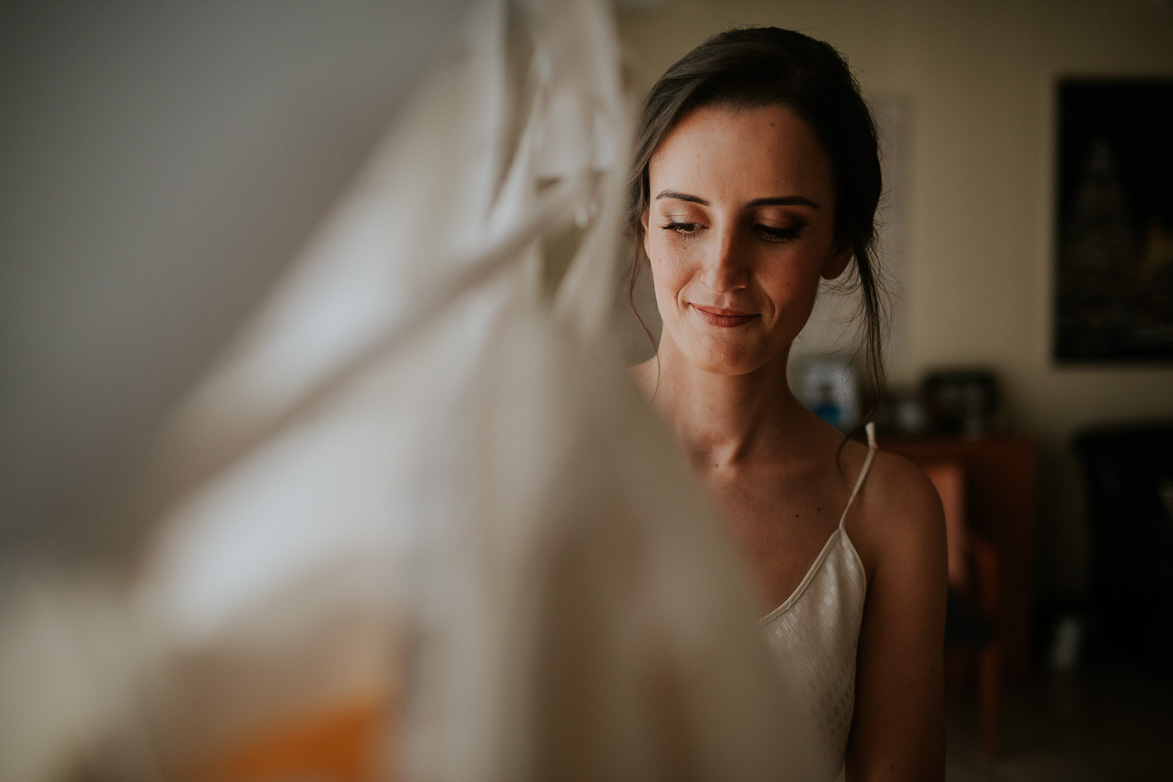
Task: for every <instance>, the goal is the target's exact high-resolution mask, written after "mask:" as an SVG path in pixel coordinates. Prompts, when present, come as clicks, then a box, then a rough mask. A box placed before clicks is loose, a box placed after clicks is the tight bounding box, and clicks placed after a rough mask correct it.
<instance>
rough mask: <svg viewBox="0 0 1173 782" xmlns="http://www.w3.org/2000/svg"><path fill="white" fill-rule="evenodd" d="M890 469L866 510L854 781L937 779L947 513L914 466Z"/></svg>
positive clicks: (850, 765)
mask: <svg viewBox="0 0 1173 782" xmlns="http://www.w3.org/2000/svg"><path fill="white" fill-rule="evenodd" d="M880 464H881V460H880V459H877V462H876V466H877V467H878V466H880ZM883 464H884V468H883V472H882V474H879V473H880V471H879V470H877V471H876V472H877V474H875V475H874V476H873V477H875V478H876V479H877V480H875V481H874V482H873V481H871V480H870V479H869V481H868V483H869V484H871V485H872V487H873V489H874V491H873V494H872V497H871V498H870V499H869V501H868V502H867V503H866V505H865V510H866V513H865V514H861V525H862V526H866V527H867V528H868V529H867V532H866V533H864V536H865V537H866V538H867V541H866V542H867V548H868V551H869V553H870V554H871V559H872V562H873V563H874V564H873V567H872V573H871V577H870V580H869V583H868V593H867V600H866V603H865V606H864V615H863V622H862V625H861V627H860V635H859V650H858V653H857V658H856V684H855V715H854V718H853V720H852V727H851V737H850V740H849V743H848V751H847V773H848V779H851V780H858V779H863V780H888V779H893V780H896V779H899V780H940V779H943V778H944V773H945V770H944V762H945V761H944V757H945V734H944V710H945V703H944V701H945V695H944V672H943V670H942V668H943V656H944V633H945V599H946V588H947V587H946V555H945V519H944V513H943V512H942V510H941V502H940V500H939V499H938V497H937V493H936V491H935V490H934V489H933V487H932V484H931V483H929V481H928V479H927V478H926V477H925V476H924V474H923V473H921V472H920V471H919V470H918V469H917V468H916V467H915V466H914V465H912V464H911V463H910V462H907V461H905V460H903V459H900V458H898V457H892V456H886V457H885V458H884V459H883ZM865 486H867V484H865Z"/></svg>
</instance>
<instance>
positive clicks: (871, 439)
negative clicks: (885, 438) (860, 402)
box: [839, 421, 876, 529]
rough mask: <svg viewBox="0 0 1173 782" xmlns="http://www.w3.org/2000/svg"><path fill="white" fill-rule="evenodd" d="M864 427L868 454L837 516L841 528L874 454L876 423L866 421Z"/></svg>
mask: <svg viewBox="0 0 1173 782" xmlns="http://www.w3.org/2000/svg"><path fill="white" fill-rule="evenodd" d="M864 429H865V430H866V431H867V433H868V455H867V456H866V457H865V458H864V460H863V469H861V470H860V471H859V477H858V478H856V479H855V486H854V487H852V489H851V496H850V497H848V498H847V506H846V507H845V508H844V509H843V515H842V516H840V517H839V529H843V522H845V521H847V511H849V510H851V503H853V502H855V495H857V494H859V489H860V487H861V486H863V481H864V478H866V477H868V470H870V469H871V467H872V459H873V458H875V455H876V425H875V424H874V423H873V422H871V421H868V423H867V425H866V426H865V427H864Z"/></svg>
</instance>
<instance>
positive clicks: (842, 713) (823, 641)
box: [761, 424, 876, 780]
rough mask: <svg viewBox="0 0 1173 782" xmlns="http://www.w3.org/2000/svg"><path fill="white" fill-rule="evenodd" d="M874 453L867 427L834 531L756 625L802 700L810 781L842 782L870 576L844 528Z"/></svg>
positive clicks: (872, 435) (873, 440)
mask: <svg viewBox="0 0 1173 782" xmlns="http://www.w3.org/2000/svg"><path fill="white" fill-rule="evenodd" d="M875 453H876V443H875V434H874V430H873V428H872V426H871V424H869V425H868V455H867V458H866V459H865V461H864V464H863V469H861V470H860V473H859V477H858V478H857V479H856V482H855V487H854V488H853V489H852V491H851V497H850V499H848V501H847V507H846V508H844V509H843V515H842V516H841V517H840V519H839V527H838V528H837V529H836V530H835V531H834V532H832V533H831V537H830V538H828V540H827V542H826V544H825V545H824V546H823V550H822V551H820V552H819V555H818V556H817V557H816V558H815V561H814V563H813V564H812V565H811V567H810V570H808V571H807V573H806V575H805V576H804V577H803V579H802V582H801V583H799V585H798V587H797V588H795V590H794V592H793V593H792V594H791V595H790V597H788V598H786V601H785V602H783V603H782V605H780V606H778V607H777V608H775V609H774V610H773V611H771V612H770V613H769V614H767V615H766V616H765V617H763V618H762V620H761V627H762V630H763V632H764V633H765V636H766V642H767V644H768V646H769V647H770V650H771V652H772V653H773V657H774V659H775V661H776V662H777V663H778V667H779V672H780V674H781V676H782V677H783V678H784V679H785V680H786V681H787V683H788V684H791V685H792V686H793V689H794V691H795V692H797V693H798V694H799V697H800V698H801V699H802V701H803V706H804V707H805V709H806V712H807V719H808V720H809V724H810V725H811V726H812V727H813V728H814V733H815V736H816V738H815V741H816V744H817V746H816V747H815V748H814V753H813V754H814V755H815V762H816V764H817V766H818V769H819V774H818V776H817V777H812V779H820V780H824V779H825V780H832V779H837V778H840V779H841V778H842V776H843V765H844V759H845V756H846V752H847V736H848V734H849V732H850V731H851V716H852V713H853V711H854V708H855V651H856V646H857V644H858V642H859V628H860V622H861V620H862V618H863V606H864V600H865V598H866V596H867V574H866V573H865V572H864V567H863V562H862V561H861V560H860V558H859V553H858V552H857V551H856V550H855V546H854V545H852V543H851V538H850V537H848V535H847V530H846V529H845V528H844V522H845V521H846V519H847V513H848V511H849V510H851V505H852V503H853V502H854V500H855V496H856V494H858V493H859V489H860V487H861V486H863V482H864V479H865V478H866V477H867V474H868V470H869V469H870V468H871V465H872V458H873V457H874V456H875Z"/></svg>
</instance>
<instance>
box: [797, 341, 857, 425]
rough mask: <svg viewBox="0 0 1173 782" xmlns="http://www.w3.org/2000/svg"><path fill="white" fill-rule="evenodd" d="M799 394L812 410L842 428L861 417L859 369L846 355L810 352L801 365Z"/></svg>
mask: <svg viewBox="0 0 1173 782" xmlns="http://www.w3.org/2000/svg"><path fill="white" fill-rule="evenodd" d="M798 398H799V401H801V402H802V403H803V405H805V406H806V408H807V409H808V410H810V411H811V412H813V413H815V414H816V415H818V416H819V418H822V419H823V420H824V421H826V422H827V423H829V424H830V425H831V426H833V427H835V428H836V429H838V430H839V431H841V432H849V431H851V430H852V429H854V428H855V427H856V425H857V424H858V418H859V373H858V371H857V369H856V366H855V361H854V360H853V359H852V357H851V356H846V355H834V354H829V355H813V356H806V357H804V358H803V359H802V361H801V363H800V364H799V366H798Z"/></svg>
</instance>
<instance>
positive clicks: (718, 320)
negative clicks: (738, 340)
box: [692, 304, 758, 329]
mask: <svg viewBox="0 0 1173 782" xmlns="http://www.w3.org/2000/svg"><path fill="white" fill-rule="evenodd" d="M692 308H693V310H694V311H695V312H696V314H697V316H698V317H700V319H701V320H703V321H704V322H705V323H707V324H709V325H710V326H717V327H719V328H726V329H729V328H734V327H736V326H744V325H745V324H746V323H749V322H750V321H752V320H754V319H755V318H757V317H758V315H757V314H755V313H749V312H741V311H739V310H729V309H725V308H723V307H702V306H700V305H697V304H693V305H692Z"/></svg>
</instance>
